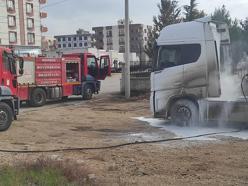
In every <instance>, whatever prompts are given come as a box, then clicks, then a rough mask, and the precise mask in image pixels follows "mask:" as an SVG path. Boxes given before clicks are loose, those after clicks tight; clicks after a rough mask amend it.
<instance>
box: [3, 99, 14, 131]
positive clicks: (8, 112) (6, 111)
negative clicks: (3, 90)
mask: <svg viewBox="0 0 248 186" xmlns="http://www.w3.org/2000/svg"><path fill="white" fill-rule="evenodd" d="M13 117H14V116H13V111H12V109H11V108H10V106H9V105H8V104H6V103H3V102H0V131H5V130H7V129H8V128H9V127H10V125H11V123H12V121H13Z"/></svg>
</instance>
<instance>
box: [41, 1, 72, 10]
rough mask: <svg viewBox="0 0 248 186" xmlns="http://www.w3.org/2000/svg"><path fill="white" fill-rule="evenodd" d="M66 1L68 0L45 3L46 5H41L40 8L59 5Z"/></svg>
mask: <svg viewBox="0 0 248 186" xmlns="http://www.w3.org/2000/svg"><path fill="white" fill-rule="evenodd" d="M66 1H69V0H62V1H58V2H55V3H50V4H47V5H45V6H43V7H41V9H44V8H48V7H52V6H55V5H59V4H62V3H65V2H66Z"/></svg>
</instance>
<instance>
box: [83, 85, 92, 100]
mask: <svg viewBox="0 0 248 186" xmlns="http://www.w3.org/2000/svg"><path fill="white" fill-rule="evenodd" d="M92 95H93V90H92V86H91V85H85V87H84V95H83V99H84V100H90V99H92Z"/></svg>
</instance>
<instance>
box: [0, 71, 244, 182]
mask: <svg viewBox="0 0 248 186" xmlns="http://www.w3.org/2000/svg"><path fill="white" fill-rule="evenodd" d="M118 79H119V75H115V76H113V77H112V78H110V79H109V80H107V81H106V82H104V83H105V85H106V86H111V87H112V90H111V92H108V91H103V92H102V93H101V94H100V95H98V96H95V97H94V99H93V100H91V101H82V100H80V99H79V98H74V99H73V100H69V101H67V102H58V103H54V102H52V103H50V104H48V105H46V106H44V107H41V108H23V109H22V111H21V114H20V116H19V118H18V121H16V122H14V124H13V125H12V126H11V128H10V129H9V130H8V131H6V132H3V133H1V134H0V150H1V149H8V150H53V149H62V148H77V147H88V148H92V147H105V146H114V145H118V144H123V143H130V142H133V143H135V142H141V141H150V140H162V139H174V138H178V137H189V136H195V135H199V134H206V133H220V132H227V133H225V134H214V135H211V136H210V135H209V136H204V137H198V138H192V139H185V140H180V141H169V142H160V143H151V144H137V143H136V144H132V145H129V146H123V147H118V148H116V147H113V148H109V149H99V150H82V151H66V152H63V151H62V152H51V153H28V154H23V153H3V152H0V157H1V159H0V164H1V165H4V164H15V163H17V162H20V161H25V160H26V161H27V160H28V161H32V160H35V159H37V158H38V157H40V156H45V157H52V158H56V159H60V160H61V159H62V160H75V161H77V162H78V163H79V164H80V165H81V164H82V166H85V167H87V169H88V170H89V171H90V172H91V173H92V174H93V175H94V176H93V177H94V179H96V183H97V185H247V184H248V143H247V142H248V141H247V136H248V132H247V131H242V132H239V131H238V130H240V129H241V128H240V127H237V126H236V127H233V128H230V127H222V126H221V127H217V126H212V125H211V127H210V126H204V127H201V128H199V127H192V128H185V127H179V126H174V125H172V124H170V123H169V122H166V121H163V120H157V119H152V117H151V113H150V111H149V100H148V98H149V96H148V95H144V96H139V97H133V98H131V99H130V100H125V99H124V98H123V97H122V96H121V95H119V94H117V92H118V88H119V87H118V83H119V81H118V83H117V80H118ZM242 129H244V128H242ZM234 130H235V131H236V132H234ZM232 132H233V133H232Z"/></svg>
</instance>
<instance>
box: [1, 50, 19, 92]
mask: <svg viewBox="0 0 248 186" xmlns="http://www.w3.org/2000/svg"><path fill="white" fill-rule="evenodd" d="M2 73H3V74H2V80H1V81H2V82H1V84H2V85H5V86H7V87H9V88H10V89H11V91H12V94H13V95H16V94H17V73H16V63H15V58H14V56H13V55H12V54H11V53H8V52H3V72H2Z"/></svg>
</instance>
